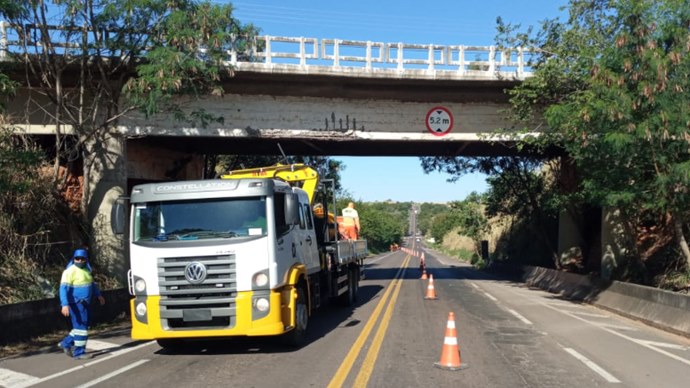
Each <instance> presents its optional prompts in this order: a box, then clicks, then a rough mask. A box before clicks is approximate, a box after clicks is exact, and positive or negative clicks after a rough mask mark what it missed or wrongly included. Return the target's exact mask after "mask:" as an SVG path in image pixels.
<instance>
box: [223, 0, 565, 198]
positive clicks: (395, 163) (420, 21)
mask: <svg viewBox="0 0 690 388" xmlns="http://www.w3.org/2000/svg"><path fill="white" fill-rule="evenodd" d="M215 2H217V3H224V2H223V1H221V0H218V1H215ZM231 3H232V4H233V6H234V12H233V14H234V16H235V17H236V18H237V19H239V20H240V22H242V23H252V24H254V25H255V26H257V27H259V28H260V29H261V34H262V35H273V36H290V37H308V38H318V39H324V38H329V39H344V40H362V41H367V40H369V41H376V42H387V43H390V42H403V43H418V44H439V45H451V44H452V45H477V46H488V45H492V44H494V38H495V35H496V18H497V17H499V16H500V17H501V18H503V20H504V21H505V22H510V23H513V24H521V25H522V26H523V27H527V26H529V25H533V26H535V27H537V26H538V25H539V22H540V21H542V20H544V19H547V18H554V17H557V16H563V15H564V11H562V10H560V7H561V6H562V5H564V4H566V3H567V1H566V0H481V1H477V0H471V1H468V0H443V1H433V0H428V1H419V0H416V1H410V0H397V1H391V0H368V1H363V0H347V1H342V0H341V1H332V0H313V1H306V0H252V1H250V0H242V1H231ZM333 159H336V160H340V161H342V162H343V164H344V165H345V168H344V169H343V170H341V172H340V176H341V184H342V186H343V188H344V189H345V190H346V191H347V192H348V193H349V194H351V196H352V197H353V199H355V200H357V201H365V202H380V201H388V200H392V201H398V202H417V203H420V202H433V203H445V202H449V201H461V200H463V199H465V197H467V195H468V194H470V193H471V192H477V193H483V192H485V191H486V190H487V188H488V186H487V184H486V181H485V178H486V176H484V175H482V174H471V175H465V176H463V177H462V178H460V179H459V180H458V181H456V182H454V183H448V182H447V179H448V178H449V176H447V175H444V174H441V173H437V172H434V173H430V174H425V173H424V171H423V170H422V167H421V163H420V161H419V158H418V157H343V156H336V157H333Z"/></svg>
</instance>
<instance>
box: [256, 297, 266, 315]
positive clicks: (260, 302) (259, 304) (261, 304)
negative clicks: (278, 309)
mask: <svg viewBox="0 0 690 388" xmlns="http://www.w3.org/2000/svg"><path fill="white" fill-rule="evenodd" d="M254 307H255V308H256V309H257V310H259V311H261V312H262V313H263V312H266V311H268V299H266V298H258V299H256V300H255V301H254Z"/></svg>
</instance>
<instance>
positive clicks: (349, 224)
mask: <svg viewBox="0 0 690 388" xmlns="http://www.w3.org/2000/svg"><path fill="white" fill-rule="evenodd" d="M342 214H343V227H344V231H345V233H344V234H345V238H347V239H350V240H357V239H359V233H360V230H361V229H360V226H359V213H357V210H355V204H354V203H352V202H350V203H348V204H347V207H346V208H345V209H343V211H342Z"/></svg>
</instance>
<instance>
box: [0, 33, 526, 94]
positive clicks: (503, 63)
mask: <svg viewBox="0 0 690 388" xmlns="http://www.w3.org/2000/svg"><path fill="white" fill-rule="evenodd" d="M42 30H44V31H46V32H47V33H49V34H51V39H52V40H53V41H54V42H55V44H54V45H53V46H54V47H56V48H58V49H59V50H58V51H57V52H58V53H65V54H67V53H69V51H70V50H74V49H78V50H81V49H82V45H84V44H93V42H94V41H95V39H92V38H91V35H93V36H95V35H94V34H99V36H100V37H101V38H102V41H104V42H107V41H108V39H109V37H110V33H111V31H106V30H102V31H101V30H99V31H95V30H93V29H90V28H88V27H85V28H78V27H75V28H69V27H65V26H37V25H30V24H27V25H25V26H21V27H17V26H14V25H11V24H10V23H7V22H0V60H8V58H9V56H10V55H9V54H10V53H13V52H19V50H21V48H22V46H23V45H25V44H26V45H32V46H33V47H35V50H36V51H35V52H36V53H40V52H41V51H40V50H41V46H40V43H37V42H39V41H38V40H37V39H36V38H35V35H36V34H38V33H41V31H42ZM60 39H62V40H60ZM230 47H232V48H231V49H230V50H228V51H227V55H228V56H227V58H228V59H227V61H228V62H227V63H228V64H229V65H233V66H235V67H236V68H237V69H238V70H252V71H260V72H274V71H275V70H276V68H280V69H283V71H284V72H294V73H309V74H311V73H314V72H317V71H319V70H320V71H322V72H324V73H327V74H330V75H333V74H340V75H351V76H376V75H384V76H385V75H392V76H395V77H407V78H413V79H414V78H422V79H425V78H444V79H451V80H452V79H457V80H465V79H468V80H471V79H480V80H503V79H511V80H523V79H525V78H527V77H529V76H531V75H532V69H531V67H530V66H529V63H530V59H531V58H532V57H533V56H534V55H535V53H536V51H534V50H531V49H526V48H522V47H517V48H510V49H501V48H498V47H496V46H466V45H437V44H411V43H402V42H398V43H384V42H372V41H359V40H342V39H318V38H308V37H286V36H270V35H262V36H257V37H255V39H254V43H253V44H252V45H251V47H249V48H247V49H244V50H242V49H239V48H237V47H236V45H235V44H234V42H231V44H230ZM99 49H101V50H105V51H107V50H108V49H104V48H103V47H100V48H99ZM112 54H113V56H119V55H117V53H115V52H113V53H112Z"/></svg>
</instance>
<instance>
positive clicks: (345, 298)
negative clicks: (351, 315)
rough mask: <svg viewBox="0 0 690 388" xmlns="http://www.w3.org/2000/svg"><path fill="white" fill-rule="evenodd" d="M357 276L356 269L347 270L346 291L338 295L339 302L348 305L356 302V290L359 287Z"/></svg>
mask: <svg viewBox="0 0 690 388" xmlns="http://www.w3.org/2000/svg"><path fill="white" fill-rule="evenodd" d="M357 277H358V275H357V272H356V271H354V270H352V269H349V270H348V271H347V292H346V293H344V294H342V295H341V296H340V302H341V304H342V305H343V306H347V307H349V306H352V305H354V304H355V302H357V291H358V289H359V281H358V279H357Z"/></svg>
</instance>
